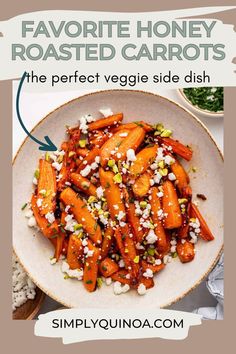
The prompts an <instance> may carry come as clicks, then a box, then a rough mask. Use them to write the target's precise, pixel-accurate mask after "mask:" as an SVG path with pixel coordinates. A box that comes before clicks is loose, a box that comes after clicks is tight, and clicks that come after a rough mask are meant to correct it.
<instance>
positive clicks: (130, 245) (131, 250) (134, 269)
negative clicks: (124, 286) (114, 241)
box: [123, 228, 139, 285]
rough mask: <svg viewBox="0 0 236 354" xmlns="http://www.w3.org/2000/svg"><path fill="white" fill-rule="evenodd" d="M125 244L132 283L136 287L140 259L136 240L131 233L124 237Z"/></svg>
mask: <svg viewBox="0 0 236 354" xmlns="http://www.w3.org/2000/svg"><path fill="white" fill-rule="evenodd" d="M127 229H128V228H127ZM127 231H128V230H127ZM123 242H124V247H125V253H127V254H128V257H129V259H130V265H131V271H130V272H131V282H132V284H133V285H134V283H135V279H137V277H138V273H139V257H138V256H137V251H136V248H135V244H134V239H133V237H131V236H130V233H129V231H128V232H127V233H126V234H125V235H124V241H123Z"/></svg>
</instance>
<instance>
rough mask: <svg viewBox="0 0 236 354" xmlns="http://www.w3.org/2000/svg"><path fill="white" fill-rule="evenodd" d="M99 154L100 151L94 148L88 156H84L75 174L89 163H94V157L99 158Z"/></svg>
mask: <svg viewBox="0 0 236 354" xmlns="http://www.w3.org/2000/svg"><path fill="white" fill-rule="evenodd" d="M99 154H100V150H99V149H98V148H96V147H94V148H93V149H92V150H91V151H90V152H89V153H88V155H86V156H85V157H84V158H83V160H82V161H81V163H80V165H79V167H78V169H77V171H76V172H77V173H80V172H81V171H82V170H83V169H84V168H85V167H86V166H87V165H91V163H93V162H94V161H95V157H96V156H99Z"/></svg>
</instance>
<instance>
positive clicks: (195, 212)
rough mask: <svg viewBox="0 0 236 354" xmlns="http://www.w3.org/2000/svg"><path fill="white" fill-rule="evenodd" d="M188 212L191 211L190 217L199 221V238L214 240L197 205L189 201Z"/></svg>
mask: <svg viewBox="0 0 236 354" xmlns="http://www.w3.org/2000/svg"><path fill="white" fill-rule="evenodd" d="M190 213H191V217H192V218H197V219H198V220H199V222H200V229H201V232H200V236H201V238H202V239H203V240H205V241H212V240H214V236H213V234H212V232H211V230H210V229H209V227H208V225H207V223H206V221H205V219H204V218H203V216H202V214H201V213H200V211H199V209H198V207H197V206H196V205H195V204H193V203H191V211H190Z"/></svg>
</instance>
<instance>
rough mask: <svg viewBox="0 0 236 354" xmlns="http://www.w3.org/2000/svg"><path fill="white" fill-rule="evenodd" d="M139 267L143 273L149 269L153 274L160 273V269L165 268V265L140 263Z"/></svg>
mask: <svg viewBox="0 0 236 354" xmlns="http://www.w3.org/2000/svg"><path fill="white" fill-rule="evenodd" d="M141 266H142V269H143V270H144V271H146V270H147V269H151V270H152V272H153V273H158V272H160V271H161V270H162V269H164V268H165V264H164V263H161V264H158V265H157V264H150V263H148V262H146V261H142V262H141Z"/></svg>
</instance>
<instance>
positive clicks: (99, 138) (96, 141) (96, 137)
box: [89, 130, 108, 148]
mask: <svg viewBox="0 0 236 354" xmlns="http://www.w3.org/2000/svg"><path fill="white" fill-rule="evenodd" d="M90 135H91V137H90V136H89V142H90V144H92V145H93V146H95V147H97V148H100V147H101V146H102V145H103V144H104V143H105V142H106V141H107V140H108V135H107V134H105V133H104V132H102V131H101V130H98V131H96V132H95V133H94V132H92V133H90Z"/></svg>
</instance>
